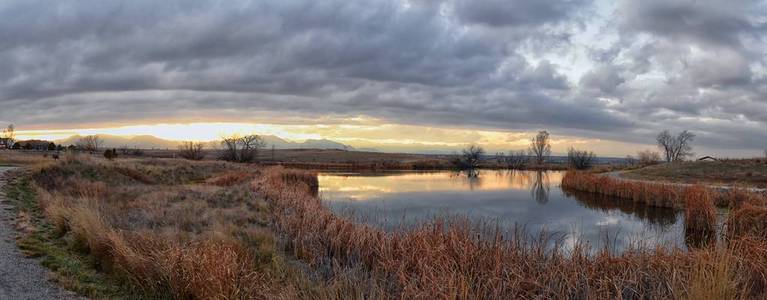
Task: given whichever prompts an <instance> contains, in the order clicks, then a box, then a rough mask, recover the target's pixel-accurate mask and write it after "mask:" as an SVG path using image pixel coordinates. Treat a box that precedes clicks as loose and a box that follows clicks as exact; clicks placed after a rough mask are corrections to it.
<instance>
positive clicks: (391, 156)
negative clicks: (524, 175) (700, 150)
mask: <svg viewBox="0 0 767 300" xmlns="http://www.w3.org/2000/svg"><path fill="white" fill-rule="evenodd" d="M142 153H143V155H141V156H135V155H122V154H120V156H121V157H123V158H178V157H179V156H178V151H177V150H167V149H151V150H142ZM118 154H119V153H118ZM52 155H53V152H41V151H0V163H5V164H9V165H26V164H30V163H35V162H51V161H53V159H52ZM64 155H66V153H65V152H62V153H61V156H64ZM90 156H94V157H101V153H95V154H93V155H90ZM219 156H220V151H219V150H207V151H205V157H204V159H203V160H204V161H216V160H218V157H219ZM454 158H455V156H454V155H435V154H408V153H381V152H363V151H345V150H322V149H281V150H280V149H278V150H274V152H272V151H271V150H269V149H263V150H262V151H260V152H259V154H258V159H257V163H258V164H261V165H282V166H286V167H291V168H301V169H310V170H359V171H365V170H446V169H453V168H455V165H454V164H453V162H452V160H453V159H454ZM480 167H481V168H487V169H500V168H504V167H505V166H503V165H501V164H499V163H498V162H497V161H496V160H495V159H494V158H493V157H491V156H488V157H486V158H485V159H484V160H483V161H482V162H481V163H480ZM597 167H601V168H612V167H613V166H612V165H609V164H602V165H597ZM524 169H528V170H566V169H567V165H566V163H565V162H564V161H562V160H561V159H559V160H557V161H555V162H551V163H545V164H543V165H541V166H537V165H533V164H529V165H527V166H526V167H525V168H524Z"/></svg>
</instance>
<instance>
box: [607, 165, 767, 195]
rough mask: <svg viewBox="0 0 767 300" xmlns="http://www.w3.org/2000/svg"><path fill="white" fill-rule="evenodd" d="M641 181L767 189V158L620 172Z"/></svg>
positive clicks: (651, 167) (660, 166) (650, 167)
mask: <svg viewBox="0 0 767 300" xmlns="http://www.w3.org/2000/svg"><path fill="white" fill-rule="evenodd" d="M621 176H622V177H625V178H630V179H640V180H656V181H669V182H678V183H701V184H709V185H732V186H747V187H758V188H767V159H734V160H722V161H694V162H680V163H671V164H660V165H654V166H649V167H645V168H641V169H636V170H631V171H627V172H623V173H621Z"/></svg>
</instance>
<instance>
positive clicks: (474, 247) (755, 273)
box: [254, 168, 765, 299]
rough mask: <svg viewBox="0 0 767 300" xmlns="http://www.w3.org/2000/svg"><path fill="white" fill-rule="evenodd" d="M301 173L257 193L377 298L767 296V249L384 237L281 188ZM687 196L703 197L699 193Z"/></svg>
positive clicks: (449, 234)
mask: <svg viewBox="0 0 767 300" xmlns="http://www.w3.org/2000/svg"><path fill="white" fill-rule="evenodd" d="M295 172H296V171H291V170H283V169H279V168H276V169H270V170H268V171H265V173H266V176H265V177H264V178H263V179H262V180H260V181H255V182H254V187H255V188H256V190H258V191H261V192H262V193H264V194H265V195H266V196H267V198H268V199H269V201H270V203H272V205H273V206H274V207H275V209H276V220H275V221H276V225H277V227H278V228H279V230H280V231H281V232H283V233H284V234H285V235H286V236H287V237H288V238H289V242H290V243H289V244H288V246H289V249H291V251H292V253H293V254H294V255H295V256H296V257H298V258H300V259H302V260H305V261H306V262H308V263H309V264H310V265H312V266H314V267H316V268H322V267H323V266H327V265H332V266H338V265H341V266H360V265H361V266H364V267H365V268H366V269H368V270H369V272H371V273H372V274H375V278H376V279H377V282H378V284H376V285H375V286H376V290H375V291H369V293H370V294H373V293H376V294H383V295H385V297H386V298H407V299H411V298H440V299H514V298H558V299H562V298H594V299H601V298H630V299H635V298H636V299H638V298H672V297H676V298H694V299H695V298H698V297H704V298H705V299H715V298H710V297H727V298H733V297H734V298H749V297H757V296H764V295H765V294H764V293H765V290H764V288H763V287H764V282H765V277H763V276H761V274H763V272H764V269H765V265H760V264H759V262H762V261H764V260H763V259H762V260H759V258H758V257H755V256H753V255H751V254H749V255H743V254H744V253H747V252H746V251H753V250H754V249H758V250H760V251H763V250H764V249H765V247H764V245H763V244H758V243H752V244H745V243H733V244H732V245H738V246H737V247H738V248H724V249H723V250H713V249H712V248H703V249H700V250H691V251H689V252H685V251H682V250H678V249H665V248H657V249H653V250H641V249H637V250H628V251H626V252H624V253H622V254H620V255H614V254H611V253H609V252H606V251H601V252H598V254H596V255H589V254H588V253H589V251H588V249H587V248H586V247H584V246H583V245H576V246H575V249H573V250H571V251H565V250H563V248H562V247H561V245H559V246H554V247H547V246H546V245H547V243H546V242H545V241H546V239H545V238H542V239H540V240H530V239H528V238H526V237H522V236H511V237H509V236H502V235H500V234H499V233H498V232H497V231H496V232H493V231H490V232H488V231H487V230H484V229H482V228H477V227H473V226H471V225H470V224H469V223H467V222H463V221H437V222H436V223H434V224H429V225H424V226H422V227H420V228H417V229H415V230H412V231H407V232H395V233H385V232H382V231H380V230H377V229H374V228H371V227H369V226H366V225H361V224H355V223H353V222H350V221H348V220H346V219H343V218H340V217H337V216H336V215H334V214H333V213H332V212H330V211H329V210H328V209H327V208H325V207H323V206H322V204H321V203H320V202H319V200H317V199H316V198H314V197H311V196H310V195H307V194H306V193H305V190H306V188H307V187H308V185H307V184H304V185H303V186H302V185H301V184H296V183H291V184H288V183H286V182H284V180H282V178H284V177H285V173H288V174H290V173H295ZM290 177H297V176H293V175H291V176H290ZM695 192H700V190H697V191H695ZM688 195H689V197H693V196H695V195H693V194H692V192H690V193H688ZM709 200H710V199H703V200H700V202H709ZM709 205H710V204H709ZM709 208H710V206H709ZM703 212H704V213H705V214H707V213H708V211H707V210H705V209H704V211H703ZM485 229H486V228H485ZM488 236H489V237H490V238H487V237H488ZM745 249H749V250H745ZM715 251H723V254H721V255H723V256H726V257H727V258H728V259H721V257H722V256H718V255H719V254H718V253H717V252H715ZM748 253H750V252H748ZM729 258H732V259H729ZM744 274H745V275H744ZM711 280H717V282H714V283H712V282H711Z"/></svg>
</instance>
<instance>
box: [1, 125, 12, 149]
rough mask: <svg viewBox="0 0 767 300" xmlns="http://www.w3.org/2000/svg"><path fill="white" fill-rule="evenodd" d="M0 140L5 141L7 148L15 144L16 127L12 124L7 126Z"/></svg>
mask: <svg viewBox="0 0 767 300" xmlns="http://www.w3.org/2000/svg"><path fill="white" fill-rule="evenodd" d="M0 138H3V139H7V140H8V141H7V143H8V148H10V147H11V145H13V144H14V143H15V142H16V126H14V125H13V124H10V125H8V127H6V128H5V129H3V135H2V136H0Z"/></svg>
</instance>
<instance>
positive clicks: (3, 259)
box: [0, 167, 83, 299]
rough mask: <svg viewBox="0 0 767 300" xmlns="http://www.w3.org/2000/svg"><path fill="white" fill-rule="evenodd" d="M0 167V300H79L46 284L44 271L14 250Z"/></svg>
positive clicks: (11, 219) (13, 232)
mask: <svg viewBox="0 0 767 300" xmlns="http://www.w3.org/2000/svg"><path fill="white" fill-rule="evenodd" d="M10 170H12V168H9V167H0V299H83V298H81V297H78V296H76V295H75V294H73V293H71V292H68V291H65V290H63V289H62V288H60V287H58V286H56V284H54V283H52V282H50V281H49V280H48V270H47V269H46V268H45V267H43V266H41V265H40V263H39V262H38V261H36V260H34V259H29V258H26V257H24V255H22V254H21V252H19V249H18V248H17V247H16V230H15V229H14V225H13V224H14V219H15V215H14V213H13V210H12V206H11V205H10V204H9V203H8V200H7V199H6V197H5V194H4V193H3V189H2V187H3V186H4V185H5V184H6V178H5V177H6V176H4V175H6V172H8V171H10Z"/></svg>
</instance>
